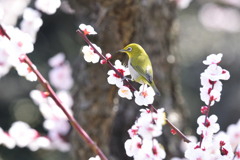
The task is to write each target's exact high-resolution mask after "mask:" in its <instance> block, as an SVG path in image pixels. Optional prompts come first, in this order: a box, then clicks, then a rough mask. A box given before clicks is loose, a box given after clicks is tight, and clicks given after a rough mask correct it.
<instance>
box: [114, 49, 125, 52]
mask: <svg viewBox="0 0 240 160" xmlns="http://www.w3.org/2000/svg"><path fill="white" fill-rule="evenodd" d="M118 52H126V50H125V49H120V50H118V51H117V52H116V53H118Z"/></svg>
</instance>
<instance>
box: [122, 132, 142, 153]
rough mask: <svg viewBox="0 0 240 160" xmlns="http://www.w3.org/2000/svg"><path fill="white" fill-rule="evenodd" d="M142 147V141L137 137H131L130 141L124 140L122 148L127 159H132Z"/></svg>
mask: <svg viewBox="0 0 240 160" xmlns="http://www.w3.org/2000/svg"><path fill="white" fill-rule="evenodd" d="M141 146H142V140H141V138H139V136H133V137H132V139H128V140H126V142H125V143H124V148H125V151H126V154H127V155H128V157H132V156H134V155H136V154H137V152H138V151H139V149H140V148H141Z"/></svg>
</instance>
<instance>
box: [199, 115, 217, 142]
mask: <svg viewBox="0 0 240 160" xmlns="http://www.w3.org/2000/svg"><path fill="white" fill-rule="evenodd" d="M217 119H218V117H217V116H216V115H211V116H210V117H209V118H207V125H206V126H205V125H204V124H205V115H201V116H200V117H198V119H197V123H198V128H197V134H199V135H201V134H203V135H204V138H206V137H207V136H210V137H211V136H212V135H213V134H214V133H217V132H218V131H219V129H220V126H219V124H218V123H216V122H217Z"/></svg>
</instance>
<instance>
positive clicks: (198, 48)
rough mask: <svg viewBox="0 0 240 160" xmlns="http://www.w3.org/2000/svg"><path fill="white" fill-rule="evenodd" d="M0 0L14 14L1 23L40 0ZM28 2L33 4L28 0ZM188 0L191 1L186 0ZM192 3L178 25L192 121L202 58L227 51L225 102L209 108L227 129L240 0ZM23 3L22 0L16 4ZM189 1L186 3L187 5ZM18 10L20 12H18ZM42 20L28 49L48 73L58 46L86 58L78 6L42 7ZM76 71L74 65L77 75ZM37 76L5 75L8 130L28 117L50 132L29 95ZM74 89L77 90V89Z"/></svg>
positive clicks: (2, 116) (234, 109)
mask: <svg viewBox="0 0 240 160" xmlns="http://www.w3.org/2000/svg"><path fill="white" fill-rule="evenodd" d="M16 1H18V2H16ZM16 1H14V0H0V6H1V7H2V8H3V10H4V11H5V12H6V13H5V14H6V15H11V14H12V16H9V17H7V18H4V19H3V20H2V22H1V23H5V24H8V25H16V26H19V23H20V21H21V20H22V16H21V14H22V11H23V9H22V8H24V6H25V5H28V6H30V7H32V8H34V2H35V1H31V2H30V1H26V0H25V1H24V0H22V1H21V4H25V5H22V8H21V7H19V11H17V9H18V7H15V8H14V9H13V6H15V5H14V3H18V4H19V3H20V1H19V0H16ZM178 1H179V3H180V1H183V0H178ZM28 3H29V4H28ZM186 3H187V2H186ZM189 3H190V4H189V6H188V5H185V6H184V7H182V6H179V7H178V9H177V10H176V19H175V20H176V21H177V23H176V24H177V25H178V28H179V37H178V44H177V47H178V55H179V56H180V66H181V68H180V70H181V72H180V75H179V76H180V79H181V89H182V95H183V97H184V100H185V105H186V107H187V108H188V109H189V111H190V119H189V122H188V125H189V126H190V127H191V128H192V131H193V132H192V131H189V132H188V131H186V134H195V130H196V128H197V123H196V120H197V118H198V116H199V115H200V108H201V106H203V105H204V103H203V102H202V101H201V100H200V91H199V88H200V87H201V84H200V74H201V73H202V72H203V71H204V70H205V69H206V68H207V66H205V65H204V64H203V63H202V61H203V60H205V58H206V56H208V55H209V54H212V53H213V54H217V53H223V58H222V62H221V63H220V65H221V67H222V68H224V69H226V70H228V71H229V72H230V74H231V78H230V79H229V80H228V81H223V91H222V95H221V100H220V102H217V103H215V105H214V106H213V107H212V108H211V110H210V114H216V115H217V116H218V118H219V119H218V122H219V123H220V126H221V130H223V131H226V128H227V126H228V125H229V124H232V123H236V122H237V121H238V119H239V117H240V116H239V113H240V107H239V103H240V98H239V96H240V86H239V79H240V76H239V68H240V63H239V61H240V45H239V42H240V1H237V0H221V1H210V0H195V1H192V2H189ZM17 6H20V5H17ZM185 7H186V8H185ZM16 12H17V13H16ZM42 20H43V25H42V26H41V28H40V30H39V32H38V33H37V39H36V43H35V44H34V51H33V53H31V54H29V57H30V59H31V60H32V62H33V63H34V64H35V65H36V66H37V68H38V69H39V71H40V72H41V73H42V74H43V75H44V77H46V79H48V78H47V77H48V72H49V70H50V67H49V65H48V59H49V58H50V57H52V56H54V55H55V54H57V53H59V52H63V53H65V54H66V57H67V59H68V60H69V61H70V62H71V64H72V66H74V64H75V63H76V62H77V59H79V58H82V56H83V55H82V53H81V52H80V48H81V47H82V46H80V45H79V41H80V37H79V36H78V35H77V34H76V30H77V29H78V26H79V24H80V23H81V22H79V21H77V18H76V15H75V14H74V11H73V10H71V8H70V6H69V5H68V2H67V1H62V4H61V7H60V8H59V9H57V11H56V13H55V14H52V15H47V14H45V13H42ZM77 74H78V73H77V71H75V70H74V68H73V76H74V77H76V75H77ZM37 85H38V82H29V81H26V80H25V78H23V77H19V76H18V74H17V72H16V71H15V70H14V69H13V68H12V69H11V70H10V72H9V73H8V74H7V75H5V76H4V77H2V78H1V79H0V95H1V96H0V127H1V128H3V130H8V129H9V128H10V126H11V124H12V123H13V122H15V121H19V120H20V121H24V122H27V123H28V124H29V125H30V126H31V127H32V128H35V129H36V130H38V131H39V132H41V133H46V131H45V130H44V128H43V127H42V122H43V117H42V116H41V113H40V112H39V110H38V108H37V107H36V106H35V105H34V103H33V102H32V100H31V99H30V98H29V92H30V91H31V90H33V89H35V88H36V87H37ZM73 91H74V90H73ZM16 159H18V160H30V159H31V160H32V159H34V160H43V159H44V160H53V159H58V160H63V159H64V160H67V159H69V160H70V159H71V157H70V155H69V153H68V152H66V153H62V152H59V151H46V150H38V151H36V152H31V151H30V150H29V149H26V148H18V147H15V148H14V149H12V150H9V149H7V148H5V147H4V146H0V160H16Z"/></svg>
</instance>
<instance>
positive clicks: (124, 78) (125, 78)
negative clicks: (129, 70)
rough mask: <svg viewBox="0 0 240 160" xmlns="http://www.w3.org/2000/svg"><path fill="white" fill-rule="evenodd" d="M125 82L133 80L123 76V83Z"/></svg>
mask: <svg viewBox="0 0 240 160" xmlns="http://www.w3.org/2000/svg"><path fill="white" fill-rule="evenodd" d="M124 80H127V81H129V80H132V79H131V78H128V77H125V76H123V78H122V81H124Z"/></svg>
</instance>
